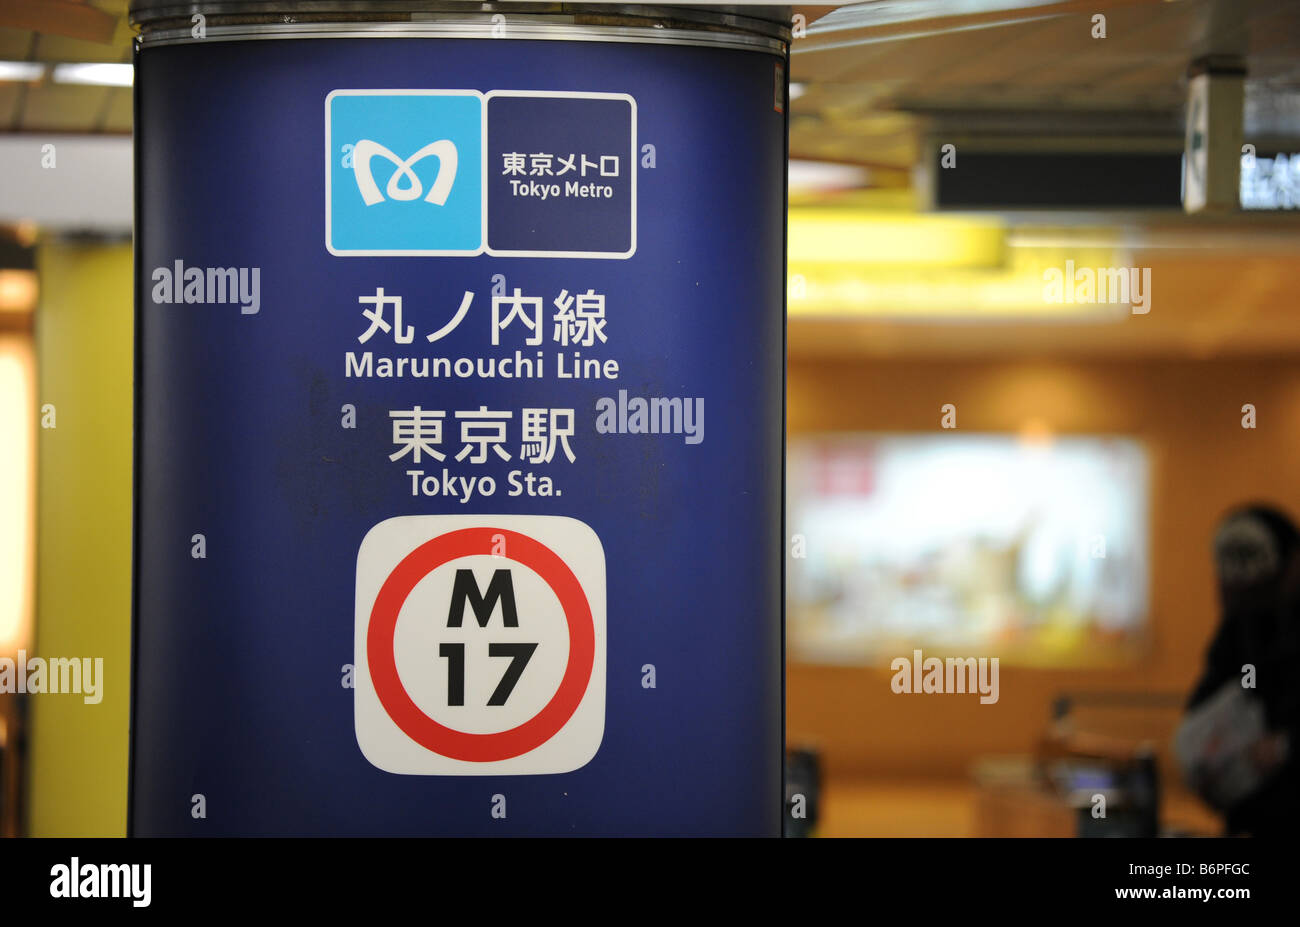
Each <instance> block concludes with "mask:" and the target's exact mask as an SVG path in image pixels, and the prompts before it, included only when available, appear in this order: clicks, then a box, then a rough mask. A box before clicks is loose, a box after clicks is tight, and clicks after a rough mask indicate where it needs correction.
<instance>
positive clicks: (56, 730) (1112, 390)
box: [0, 0, 1300, 836]
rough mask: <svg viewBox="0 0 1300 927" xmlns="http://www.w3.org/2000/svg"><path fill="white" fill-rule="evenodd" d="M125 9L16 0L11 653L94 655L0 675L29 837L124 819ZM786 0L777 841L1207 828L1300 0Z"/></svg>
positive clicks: (1269, 455) (1272, 321) (1260, 493)
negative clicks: (1191, 701)
mask: <svg viewBox="0 0 1300 927" xmlns="http://www.w3.org/2000/svg"><path fill="white" fill-rule="evenodd" d="M125 7H126V0H6V2H4V3H3V4H0V657H3V656H10V657H13V656H15V655H16V654H17V653H18V651H20V650H22V651H25V652H31V653H36V652H43V653H51V654H53V653H58V654H91V655H102V656H103V657H104V659H105V665H106V675H107V676H108V681H109V684H108V685H106V686H105V694H104V698H103V701H102V702H101V703H100V704H98V705H86V704H83V702H82V700H81V699H79V698H75V697H72V696H66V697H47V698H43V699H24V698H23V697H21V696H17V695H13V694H0V718H2V719H3V724H0V750H3V754H2V755H0V827H2V828H3V832H4V833H6V834H13V833H19V832H22V833H31V834H40V835H80V834H106V835H108V834H121V833H123V832H124V829H125V796H126V753H127V739H126V733H127V709H128V692H129V689H128V687H127V685H126V683H125V680H124V679H123V676H124V674H125V671H126V667H127V666H128V665H129V646H130V645H129V633H130V541H131V504H130V487H131V439H130V435H131V388H132V387H131V383H132V369H133V363H132V333H133V322H132V308H131V299H132V296H131V272H132V271H131V246H130V232H131V222H132V214H131V182H132V178H131V136H130V133H131V89H130V85H131V69H130V64H129V62H130V60H131V50H130V37H131V30H130V28H129V26H128V24H127V22H126V15H125V13H126V10H125ZM792 14H793V25H794V32H795V38H794V42H793V55H792V63H791V70H790V79H791V88H790V98H791V99H790V120H791V121H790V126H791V138H790V152H791V159H792V163H791V168H790V186H789V195H790V216H789V229H790V239H789V294H788V295H789V301H788V305H789V372H788V432H789V434H788V437H789V447H788V500H787V530H788V534H789V535H790V537H789V539H788V540H789V553H790V557H789V559H788V560H787V569H788V581H787V588H788V616H787V658H788V668H787V691H786V696H787V699H786V701H787V740H788V744H789V747H790V748H791V758H790V761H789V776H790V782H791V788H788V789H787V792H788V794H794V793H798V794H800V795H803V796H804V797H805V798H807V799H810V800H811V805H812V807H811V809H810V810H811V811H812V812H813V813H812V814H811V815H810V816H809V817H807V818H804V819H798V820H799V821H800V823H799V824H798V825H797V826H795V827H794V828H793V829H794V830H796V831H799V832H811V833H815V834H818V835H824V836H842V835H890V836H906V835H914V836H928V835H941V836H1040V835H1041V836H1075V835H1089V834H1094V833H1101V834H1107V835H1126V834H1154V833H1201V834H1214V833H1218V832H1220V831H1221V830H1222V827H1223V824H1222V821H1221V820H1220V819H1219V817H1218V816H1217V815H1216V814H1215V813H1213V812H1212V811H1211V810H1210V809H1209V808H1208V807H1206V806H1205V805H1204V804H1203V803H1201V802H1200V801H1199V799H1197V798H1196V797H1195V796H1193V795H1192V794H1191V793H1190V792H1189V791H1188V790H1187V789H1186V788H1185V787H1183V786H1182V784H1181V782H1180V777H1179V775H1178V773H1177V771H1176V769H1175V767H1174V764H1173V762H1172V760H1171V755H1170V740H1171V737H1172V736H1173V733H1174V730H1175V728H1176V726H1177V724H1178V723H1179V720H1180V717H1181V715H1182V708H1183V705H1184V704H1185V702H1186V699H1187V695H1188V693H1189V692H1190V690H1191V688H1192V685H1193V683H1194V682H1195V680H1196V679H1197V677H1198V676H1199V675H1200V673H1201V671H1202V668H1203V661H1204V654H1205V650H1206V647H1207V645H1208V643H1209V640H1210V638H1211V636H1212V634H1213V632H1214V629H1215V626H1216V623H1217V621H1218V619H1219V610H1218V603H1217V598H1216V589H1215V581H1214V573H1213V569H1212V561H1211V539H1212V536H1213V534H1214V530H1215V526H1216V523H1217V521H1218V519H1219V518H1220V517H1221V516H1222V514H1223V513H1224V512H1225V511H1226V510H1227V509H1229V508H1231V507H1232V506H1234V505H1237V504H1239V503H1242V502H1244V501H1248V500H1256V499H1264V500H1269V501H1272V502H1273V503H1275V504H1277V505H1279V506H1281V507H1283V508H1286V509H1292V510H1294V509H1296V508H1300V489H1298V487H1297V482H1296V478H1295V473H1296V468H1297V464H1298V463H1300V441H1298V439H1297V437H1296V436H1297V435H1300V367H1298V366H1297V364H1296V360H1297V357H1298V356H1300V316H1298V315H1297V313H1296V299H1297V297H1296V295H1295V294H1296V288H1295V279H1294V278H1295V275H1296V273H1297V269H1298V268H1300V260H1298V258H1300V225H1297V221H1296V220H1297V213H1296V208H1297V206H1298V205H1300V6H1297V5H1296V4H1294V3H1290V2H1284V0H1274V2H1268V0H1258V2H1256V0H1234V2H1214V0H1179V2H1163V0H1128V2H1095V0H1094V2H1088V3H1080V2H1035V0H963V2H957V0H950V2H945V0H875V2H866V3H859V4H852V5H848V6H841V7H808V6H796V7H795V8H794V9H793V11H792ZM1099 17H1100V18H1099ZM232 143H237V140H234V139H232ZM1080 268H1086V269H1089V270H1091V271H1096V270H1099V269H1100V270H1101V271H1103V272H1108V271H1109V269H1111V268H1116V269H1122V270H1123V271H1125V273H1126V274H1127V272H1128V271H1129V270H1133V271H1134V272H1135V273H1134V274H1133V275H1132V276H1129V277H1126V281H1127V282H1129V283H1130V284H1132V285H1131V286H1130V287H1129V289H1128V291H1127V292H1126V293H1123V294H1119V295H1120V296H1122V297H1123V298H1118V297H1117V296H1116V293H1115V292H1114V291H1113V289H1112V290H1111V291H1110V292H1108V293H1107V294H1105V296H1100V297H1099V296H1098V294H1097V291H1094V290H1091V289H1089V290H1085V291H1079V290H1077V289H1076V288H1073V287H1072V286H1071V282H1070V281H1071V280H1077V279H1079V278H1078V277H1077V276H1076V270H1077V269H1080ZM1058 271H1059V272H1060V274H1061V275H1062V276H1064V279H1065V281H1066V282H1065V285H1064V287H1063V288H1060V289H1058V290H1056V291H1053V290H1052V289H1051V288H1050V286H1049V285H1048V284H1049V283H1050V282H1051V281H1052V280H1053V279H1054V277H1053V274H1054V273H1055V272H1058ZM1065 275H1069V276H1065ZM1090 294H1091V295H1090ZM916 651H921V653H922V654H923V657H925V658H929V657H939V658H945V657H976V658H979V657H985V658H992V657H997V658H998V660H999V673H1000V675H999V692H998V698H997V700H996V701H995V702H992V703H981V700H980V698H979V697H978V696H975V695H971V694H930V695H926V696H924V697H922V696H920V695H915V694H901V693H898V692H895V691H894V688H893V687H892V686H891V680H893V679H894V677H895V670H894V669H892V668H891V664H892V663H893V661H894V660H896V659H897V658H900V657H902V658H906V659H908V660H911V659H913V656H914V654H915V653H916ZM1099 794H1100V795H1103V796H1105V797H1106V799H1107V802H1108V807H1109V811H1108V814H1107V816H1106V817H1105V818H1104V819H1098V818H1097V817H1095V816H1094V815H1093V814H1092V813H1091V812H1092V809H1093V808H1094V807H1095V796H1097V795H1099Z"/></svg>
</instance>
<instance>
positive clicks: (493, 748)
mask: <svg viewBox="0 0 1300 927" xmlns="http://www.w3.org/2000/svg"><path fill="white" fill-rule="evenodd" d="M497 535H500V536H504V539H505V541H506V549H507V550H509V551H510V552H511V555H510V556H509V557H508V558H506V559H509V560H514V561H515V562H517V563H521V564H523V565H524V566H526V567H528V568H529V569H531V570H532V571H533V572H535V573H537V574H538V575H539V576H541V577H542V579H543V580H545V581H546V584H547V585H548V586H550V587H551V591H552V592H554V593H555V595H556V597H557V598H558V599H559V600H560V606H561V607H562V608H563V609H564V617H565V621H566V623H567V624H568V627H569V662H568V665H567V666H565V668H564V676H563V678H561V680H560V687H559V688H558V689H557V690H556V692H555V695H553V696H551V700H550V701H549V702H547V703H546V705H545V707H543V708H542V710H541V711H539V712H538V713H537V714H535V715H533V717H531V718H529V719H528V720H527V721H525V722H524V723H523V724H520V725H518V726H517V727H513V728H510V729H509V730H506V731H500V732H498V733H495V734H471V733H468V732H466V731H457V730H454V729H452V728H449V727H446V726H444V725H442V724H439V723H438V722H437V721H435V720H433V718H430V717H429V716H428V715H427V714H425V713H424V712H423V711H422V710H421V709H420V706H418V705H416V704H415V702H414V701H413V700H412V699H411V696H410V694H409V693H408V692H407V691H406V689H405V687H403V686H402V680H401V679H400V677H399V676H398V675H397V656H396V653H395V652H394V647H395V644H396V641H395V634H396V631H397V616H398V615H399V614H400V613H401V610H402V605H403V604H405V602H406V599H407V596H409V595H410V594H411V590H413V589H414V588H415V586H416V584H418V583H419V582H420V580H422V579H424V577H426V576H428V575H429V574H430V573H431V572H433V571H434V570H436V569H437V568H438V567H440V566H442V565H443V564H444V563H448V562H450V561H452V560H456V559H459V558H461V557H469V556H473V555H475V554H483V553H487V552H490V551H491V550H492V547H493V544H494V536H497ZM366 654H367V661H368V663H369V666H370V678H371V679H372V680H373V681H374V684H375V694H376V695H378V696H379V702H380V704H381V705H383V706H384V710H385V711H387V712H388V716H389V717H390V718H392V719H393V722H394V723H395V724H396V725H397V726H398V727H400V728H401V729H402V730H403V731H404V732H405V733H406V735H407V736H408V737H410V738H411V739H412V740H414V741H415V742H416V743H418V744H419V745H420V746H422V747H425V748H426V749H429V750H432V751H433V752H434V753H438V754H440V755H442V756H446V757H450V758H451V759H454V760H468V761H471V762H478V763H486V762H492V761H494V760H507V759H510V758H511V757H515V756H520V755H522V754H524V753H527V752H528V751H529V750H533V749H535V748H537V747H539V746H541V745H542V744H544V743H546V741H548V740H550V739H551V738H552V737H553V736H555V734H556V733H557V732H558V731H559V730H560V728H562V727H564V725H565V724H566V723H567V722H568V720H569V719H570V718H571V717H573V713H574V712H575V711H577V710H578V705H579V704H580V703H581V702H582V697H583V695H584V694H585V693H586V691H587V683H588V681H589V680H590V679H591V670H592V665H593V663H594V661H595V655H596V628H595V624H594V623H593V621H592V618H591V605H590V604H589V603H588V602H587V596H586V593H584V592H583V591H582V584H581V583H579V582H578V578H577V577H576V576H574V575H573V571H572V570H570V569H569V567H568V564H566V563H565V562H564V561H563V560H561V559H560V557H559V555H557V554H556V553H555V552H554V551H553V550H551V549H550V548H549V547H547V546H546V545H545V544H543V543H541V542H540V541H537V540H534V539H533V538H530V537H528V536H527V535H524V534H520V533H519V532H517V531H507V530H506V529H504V528H462V529H460V530H458V531H449V532H447V533H446V534H443V535H439V536H438V537H436V538H434V539H433V540H431V541H426V542H425V543H424V544H421V545H420V546H419V547H417V548H416V549H415V550H413V551H411V552H410V553H409V554H407V555H406V557H404V558H403V559H402V562H401V563H399V564H398V565H397V566H396V567H395V568H394V569H393V572H392V573H390V574H389V576H388V579H386V580H384V584H383V586H381V587H380V589H379V595H378V596H376V597H375V604H374V607H373V608H371V610H370V626H369V628H368V629H367V632H366Z"/></svg>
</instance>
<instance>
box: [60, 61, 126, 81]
mask: <svg viewBox="0 0 1300 927" xmlns="http://www.w3.org/2000/svg"><path fill="white" fill-rule="evenodd" d="M134 72H135V66H134V65H130V64H109V63H106V62H101V61H96V62H87V63H77V64H56V65H55V66H54V80H55V82H56V83H60V84H94V85H96V86H101V87H130V86H131V82H132V79H133V77H134Z"/></svg>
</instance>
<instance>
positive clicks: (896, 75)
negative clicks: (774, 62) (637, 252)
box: [791, 0, 1300, 170]
mask: <svg viewBox="0 0 1300 927" xmlns="http://www.w3.org/2000/svg"><path fill="white" fill-rule="evenodd" d="M958 9H960V10H965V11H968V12H963V13H960V14H955V13H953V12H951V11H953V10H958ZM1097 14H1101V15H1103V16H1104V17H1105V24H1104V25H1105V38H1094V37H1093V32H1094V23H1093V17H1094V16H1096V15H1097ZM1203 55H1216V56H1240V57H1241V58H1243V59H1244V61H1245V63H1246V66H1247V69H1248V77H1247V81H1246V114H1245V132H1246V137H1247V139H1248V140H1250V139H1255V138H1264V139H1277V138H1295V137H1297V136H1300V4H1297V3H1295V2H1294V0H1179V2H1168V0H1109V2H1107V0H1070V2H1035V0H975V2H963V3H956V2H938V0H876V2H869V3H860V4H856V5H853V6H848V7H843V8H840V9H838V10H833V11H831V12H829V13H828V14H827V15H825V16H823V17H822V18H821V19H820V20H818V21H816V22H815V23H813V24H812V25H811V26H810V28H809V29H808V35H807V37H806V38H803V39H800V40H796V41H795V42H794V45H793V49H792V63H791V78H792V79H793V80H796V81H799V82H801V83H802V84H804V87H805V91H804V93H803V95H802V96H801V97H800V98H799V100H798V101H797V102H795V103H794V104H793V105H792V113H791V154H792V156H794V157H802V158H817V159H826V160H839V161H851V162H855V163H861V164H869V165H875V166H877V167H879V168H884V169H890V168H892V169H896V170H902V169H909V168H910V167H911V166H912V165H913V164H915V163H916V160H917V158H918V156H919V145H920V143H921V141H922V140H923V138H924V136H925V135H926V134H927V133H942V134H943V135H944V137H945V139H947V138H950V137H953V136H955V135H961V134H963V133H964V134H968V135H979V136H982V137H988V136H990V135H999V134H1000V135H1010V136H1015V137H1018V138H1021V139H1024V140H1025V141H1026V144H1033V142H1034V139H1035V137H1037V139H1039V140H1042V139H1051V138H1058V137H1061V136H1076V137H1095V136H1097V135H1111V136H1115V135H1122V136H1123V137H1125V138H1129V139H1133V138H1137V137H1148V138H1149V137H1156V138H1159V137H1164V138H1167V139H1171V140H1172V141H1174V142H1175V143H1181V139H1182V135H1183V123H1182V112H1183V102H1184V97H1185V95H1186V79H1185V75H1186V72H1187V68H1188V64H1189V62H1191V61H1192V60H1193V59H1194V58H1197V57H1200V56H1203Z"/></svg>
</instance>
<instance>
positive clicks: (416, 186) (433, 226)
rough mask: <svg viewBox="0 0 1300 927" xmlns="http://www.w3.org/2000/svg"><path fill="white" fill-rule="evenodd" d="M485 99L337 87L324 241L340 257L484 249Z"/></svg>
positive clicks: (328, 131) (329, 122)
mask: <svg viewBox="0 0 1300 927" xmlns="http://www.w3.org/2000/svg"><path fill="white" fill-rule="evenodd" d="M483 133H484V126H483V98H482V95H481V94H479V93H478V92H477V91H473V90H335V91H333V92H331V93H330V94H329V95H328V96H327V97H326V98H325V156H326V162H325V244H326V248H327V249H328V250H329V252H330V253H331V254H336V255H472V254H478V253H480V252H481V251H482V250H483V213H484V189H483V188H484V178H483V166H482V164H483Z"/></svg>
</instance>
